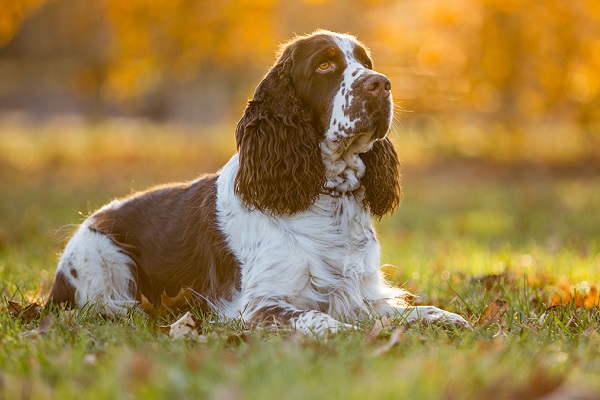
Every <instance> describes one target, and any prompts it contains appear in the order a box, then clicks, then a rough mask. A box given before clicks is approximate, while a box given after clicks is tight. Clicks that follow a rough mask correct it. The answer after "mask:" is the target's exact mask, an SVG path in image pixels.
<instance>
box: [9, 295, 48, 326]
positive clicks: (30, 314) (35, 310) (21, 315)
mask: <svg viewBox="0 0 600 400" xmlns="http://www.w3.org/2000/svg"><path fill="white" fill-rule="evenodd" d="M7 304H8V313H9V314H10V316H11V317H13V318H14V319H19V320H21V321H22V322H31V321H33V320H35V319H38V318H39V317H40V311H42V310H43V309H44V307H42V306H40V305H39V304H38V303H31V304H28V305H27V306H25V307H23V306H22V305H20V304H19V303H17V302H16V301H10V300H8V301H7Z"/></svg>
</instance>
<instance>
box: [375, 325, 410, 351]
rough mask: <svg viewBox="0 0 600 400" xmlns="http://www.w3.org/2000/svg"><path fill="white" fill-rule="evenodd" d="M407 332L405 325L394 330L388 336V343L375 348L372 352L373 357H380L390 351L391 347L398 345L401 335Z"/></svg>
mask: <svg viewBox="0 0 600 400" xmlns="http://www.w3.org/2000/svg"><path fill="white" fill-rule="evenodd" d="M407 330H408V327H407V326H406V325H403V326H401V327H399V328H396V329H394V330H393V331H392V334H391V335H390V338H389V339H388V341H387V342H386V343H384V344H382V345H381V346H379V347H377V348H376V349H375V351H374V352H373V355H374V356H380V355H382V354H384V353H387V352H388V351H390V349H391V348H392V347H394V346H395V345H396V344H398V342H400V339H401V338H402V335H403V334H404V333H405V332H406V331H407Z"/></svg>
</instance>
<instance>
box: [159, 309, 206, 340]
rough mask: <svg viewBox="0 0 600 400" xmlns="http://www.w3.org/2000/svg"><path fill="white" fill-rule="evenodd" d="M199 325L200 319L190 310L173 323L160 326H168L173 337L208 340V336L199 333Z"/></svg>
mask: <svg viewBox="0 0 600 400" xmlns="http://www.w3.org/2000/svg"><path fill="white" fill-rule="evenodd" d="M198 325H199V321H198V320H197V319H196V318H194V316H193V315H192V313H190V312H189V311H188V312H186V313H185V314H184V315H183V317H181V318H179V319H178V320H177V321H175V322H173V323H172V324H171V325H167V326H163V327H159V328H168V332H169V336H170V337H171V338H173V339H182V338H190V339H193V340H196V341H200V342H206V340H207V339H206V336H203V335H200V334H198Z"/></svg>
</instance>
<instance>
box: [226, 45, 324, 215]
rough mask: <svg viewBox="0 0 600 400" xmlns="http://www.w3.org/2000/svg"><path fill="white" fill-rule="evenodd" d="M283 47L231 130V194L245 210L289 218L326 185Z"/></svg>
mask: <svg viewBox="0 0 600 400" xmlns="http://www.w3.org/2000/svg"><path fill="white" fill-rule="evenodd" d="M292 63H293V59H292V50H291V49H290V48H289V47H288V49H286V51H285V52H284V53H283V55H282V56H281V57H280V59H279V60H278V62H277V63H276V64H275V66H274V67H273V68H272V69H271V70H270V71H269V72H268V74H267V75H266V76H265V78H264V79H263V80H262V82H261V83H260V84H259V85H258V87H257V88H256V92H255V93H254V98H253V99H252V100H251V101H249V102H248V106H247V107H246V111H245V112H244V116H243V117H242V119H241V120H240V122H239V123H238V126H237V130H236V140H237V146H238V153H239V169H238V172H237V176H236V179H235V191H236V193H237V194H238V195H239V196H240V197H241V198H242V200H243V201H244V202H245V203H246V205H247V206H249V207H252V208H255V209H258V210H261V211H266V212H271V213H274V214H294V213H296V212H299V211H303V210H305V209H307V208H308V207H309V206H310V205H312V204H313V203H314V201H315V200H316V199H317V197H318V195H319V192H320V191H321V190H322V188H323V185H324V182H325V170H324V166H323V162H322V161H321V152H320V147H319V136H318V134H317V132H316V129H315V124H314V121H313V117H312V115H311V114H310V113H309V112H308V111H307V110H306V109H305V108H304V106H303V105H302V102H301V100H300V99H299V98H298V95H297V94H296V90H295V89H294V86H293V80H292V76H291V75H290V70H291V67H292Z"/></svg>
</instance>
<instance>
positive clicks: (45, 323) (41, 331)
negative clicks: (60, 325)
mask: <svg viewBox="0 0 600 400" xmlns="http://www.w3.org/2000/svg"><path fill="white" fill-rule="evenodd" d="M53 326H54V315H53V314H48V315H46V316H45V317H44V319H42V321H41V322H40V324H39V325H38V327H37V328H36V329H32V330H30V331H25V332H22V333H21V334H22V335H23V336H25V337H33V336H38V335H45V334H46V333H48V332H50V330H51V329H52V327H53Z"/></svg>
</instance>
